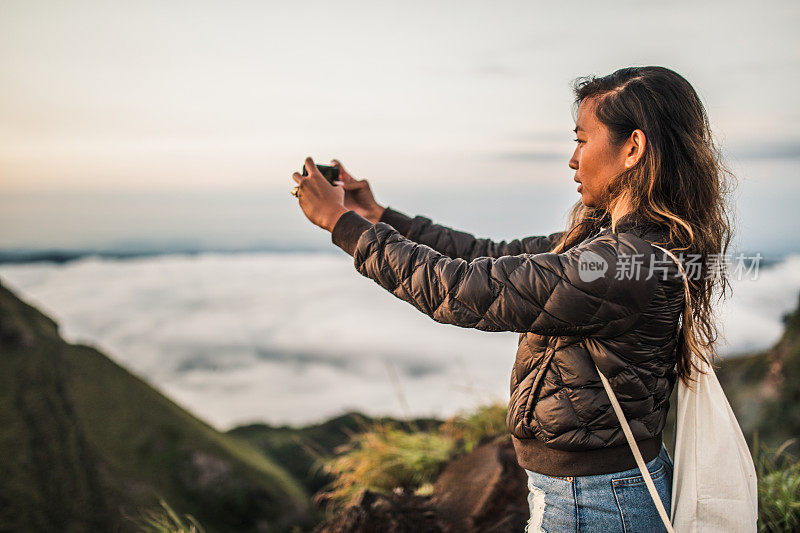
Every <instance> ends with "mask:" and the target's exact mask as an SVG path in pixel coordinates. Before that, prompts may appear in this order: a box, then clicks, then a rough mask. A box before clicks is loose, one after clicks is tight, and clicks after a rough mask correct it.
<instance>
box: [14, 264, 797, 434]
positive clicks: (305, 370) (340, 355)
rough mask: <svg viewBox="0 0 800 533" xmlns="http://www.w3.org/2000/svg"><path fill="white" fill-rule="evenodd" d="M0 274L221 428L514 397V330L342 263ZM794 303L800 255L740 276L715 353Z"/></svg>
mask: <svg viewBox="0 0 800 533" xmlns="http://www.w3.org/2000/svg"><path fill="white" fill-rule="evenodd" d="M337 251H338V250H337ZM754 274H756V275H754ZM0 278H2V282H3V283H4V284H6V285H7V286H9V287H10V288H11V289H12V290H14V291H15V292H17V293H18V294H19V295H20V296H21V297H22V298H23V299H25V300H26V301H28V302H29V303H31V304H33V305H35V306H37V307H38V308H40V309H41V310H43V311H44V312H45V313H47V314H49V315H50V316H51V317H53V318H54V319H55V320H56V321H57V322H58V323H59V325H60V331H61V333H62V335H63V336H64V337H65V338H66V339H67V340H69V341H70V342H82V343H86V344H91V345H94V346H96V347H98V348H99V349H101V350H103V351H104V352H105V353H107V354H108V355H109V356H110V357H112V358H113V359H114V360H115V361H117V362H118V363H120V364H121V365H123V366H125V367H126V368H128V369H129V370H131V371H133V372H134V373H136V374H138V375H140V376H142V377H144V378H146V379H147V380H148V381H150V382H151V383H153V384H154V385H155V386H156V387H158V388H159V389H161V390H162V391H164V392H165V393H166V394H167V395H168V396H170V397H171V398H172V399H174V400H175V401H177V402H178V403H179V404H181V405H183V406H184V407H186V408H188V409H189V410H191V411H192V412H194V413H195V414H197V415H198V416H200V417H201V418H203V419H205V420H207V421H209V422H210V423H212V424H213V425H215V426H216V427H218V428H220V429H228V428H231V427H234V426H236V425H239V424H244V423H250V422H268V423H273V424H277V423H287V424H292V425H300V424H306V423H312V422H317V421H321V420H324V419H326V418H329V417H331V416H334V415H337V414H340V413H342V412H345V411H348V410H359V411H361V412H366V413H370V414H391V415H399V416H405V415H415V416H416V415H432V416H439V417H444V416H450V415H452V414H454V413H456V412H458V411H460V410H464V409H470V408H474V407H475V406H476V405H479V404H482V403H485V402H489V401H500V402H505V401H506V400H507V398H508V382H509V373H510V370H511V365H512V363H513V360H514V354H515V351H516V346H517V339H518V335H517V334H516V333H489V332H483V331H478V330H473V329H466V328H460V327H457V326H452V325H445V324H440V323H437V322H435V321H433V320H432V319H431V318H429V317H427V316H426V315H424V314H422V313H420V312H419V311H417V310H416V309H415V308H414V307H413V306H411V305H410V304H408V303H406V302H404V301H402V300H400V299H398V298H396V297H395V296H393V295H392V294H390V293H388V292H387V291H385V290H384V289H383V288H381V287H380V286H379V285H377V284H376V283H375V282H373V281H372V280H370V279H368V278H366V277H363V276H361V275H360V274H359V273H358V272H357V271H356V270H355V269H354V268H353V259H352V258H351V257H349V256H347V255H346V254H344V253H333V254H331V253H252V254H244V253H242V254H212V253H207V254H198V255H164V256H156V257H142V258H135V259H125V260H113V259H100V258H97V257H86V258H83V259H80V260H77V261H73V262H69V263H66V264H62V265H59V264H53V263H30V264H17V265H12V264H5V265H0ZM799 293H800V255H789V256H787V257H786V258H785V259H784V260H783V261H781V262H779V263H777V264H775V265H773V266H771V267H769V268H765V267H763V266H762V267H761V268H759V269H758V270H757V271H756V272H751V273H750V274H749V275H748V276H746V277H745V279H741V280H736V279H734V280H733V293H732V296H730V297H729V298H728V299H727V300H726V301H725V302H724V303H722V304H721V306H720V309H719V317H720V322H721V325H722V333H723V334H724V341H725V342H724V344H722V345H721V346H720V351H721V353H722V354H723V355H727V356H733V355H736V354H741V353H746V352H749V351H752V350H759V349H765V348H768V347H770V346H771V345H772V344H773V343H774V342H775V341H776V340H777V339H778V338H779V337H780V335H781V332H782V330H783V327H782V323H781V317H782V315H783V314H784V313H786V312H788V311H790V310H792V309H794V307H795V306H796V305H797V303H798V294H799Z"/></svg>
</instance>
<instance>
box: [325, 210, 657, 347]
mask: <svg viewBox="0 0 800 533" xmlns="http://www.w3.org/2000/svg"><path fill="white" fill-rule="evenodd" d="M623 235H624V240H623V239H621V238H620V235H618V234H607V235H603V236H600V237H597V238H595V239H593V240H592V241H589V242H587V243H584V244H581V245H579V246H577V247H574V248H572V249H570V250H569V251H567V252H565V253H562V254H555V253H540V254H520V255H506V256H502V257H498V258H492V257H488V256H483V257H478V258H476V259H474V260H472V261H466V260H464V259H462V258H451V257H447V256H445V255H444V254H442V253H440V252H438V251H436V250H434V249H433V248H431V247H429V246H426V245H424V244H420V243H417V242H414V241H412V240H410V239H407V238H405V237H404V236H403V235H401V234H400V232H398V231H397V230H396V229H395V228H394V227H392V226H390V225H388V224H386V223H382V222H377V223H376V224H374V225H373V224H372V223H371V222H369V221H368V220H366V219H365V218H363V217H362V216H360V215H359V214H358V213H356V212H355V211H348V212H346V213H344V214H342V215H341V216H340V217H339V218H338V220H337V221H336V223H335V225H334V226H333V228H332V232H331V239H332V241H333V242H334V243H335V244H336V245H337V246H339V247H340V248H342V249H343V250H345V251H346V252H348V253H349V254H350V255H352V256H353V257H354V264H355V267H356V269H357V270H358V271H359V272H360V273H361V274H362V275H363V276H366V277H368V278H371V279H372V280H373V281H375V282H376V283H378V284H379V285H381V286H382V287H383V288H384V289H386V290H388V291H389V292H391V293H392V294H394V295H395V296H396V297H398V298H400V299H402V300H405V301H406V302H408V303H410V304H412V305H413V306H414V307H416V308H417V309H418V310H420V311H422V312H423V313H425V314H426V315H428V316H430V317H431V318H432V319H433V320H435V321H437V322H441V323H445V324H453V325H456V326H459V327H464V328H475V329H479V330H483V331H513V332H517V333H524V332H528V331H531V332H535V333H540V334H546V335H594V336H596V337H613V336H616V335H619V334H621V333H623V332H625V331H627V330H628V329H630V328H631V327H633V326H634V325H635V324H636V322H637V321H638V320H639V319H640V318H641V316H642V313H643V312H644V310H645V308H646V306H647V304H648V303H649V302H650V299H651V298H652V296H653V294H654V292H655V288H656V284H657V277H656V276H654V275H649V271H650V270H651V268H652V256H651V255H649V254H642V253H641V250H645V249H649V248H647V245H646V243H645V241H641V242H639V241H637V240H636V239H637V238H636V237H633V236H631V235H629V234H623ZM589 252H591V254H590V253H589ZM582 254H589V255H584V256H583V258H582V259H581V256H582ZM625 254H629V257H630V256H632V255H634V254H636V255H642V256H644V257H640V258H639V261H640V262H641V263H642V264H641V265H640V267H639V268H637V271H638V275H637V276H635V277H631V278H630V279H629V278H627V277H625V276H621V277H618V276H617V275H616V273H617V272H618V271H619V267H620V265H623V266H624V264H625V261H626V260H625V258H624V257H622V256H624V255H625ZM587 261H591V262H592V264H594V265H595V267H596V266H597V265H602V264H605V267H606V268H605V270H604V271H603V274H602V275H600V276H599V277H594V275H593V274H592V273H587V272H586V271H585V268H584V266H585V264H587ZM596 272H597V271H596V270H595V274H596Z"/></svg>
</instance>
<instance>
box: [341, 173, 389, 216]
mask: <svg viewBox="0 0 800 533" xmlns="http://www.w3.org/2000/svg"><path fill="white" fill-rule="evenodd" d="M331 164H332V165H333V166H334V167H336V168H338V169H339V182H338V183H341V187H342V188H343V189H344V191H345V192H344V206H345V207H346V208H347V210H348V211H349V210H351V209H352V210H353V211H355V212H356V213H358V214H359V215H361V216H362V217H364V218H366V219H367V220H369V221H370V222H372V223H373V224H375V223H376V222H378V220H380V218H381V215H383V212H384V211H385V210H386V208H385V207H382V206H380V205H378V202H376V201H375V197H374V196H373V195H372V190H371V189H370V188H369V182H368V181H367V180H357V179H355V178H354V177H353V176H351V175H350V173H349V172H347V170H345V168H344V166H343V165H342V163H341V162H340V161H339V160H338V159H332V160H331Z"/></svg>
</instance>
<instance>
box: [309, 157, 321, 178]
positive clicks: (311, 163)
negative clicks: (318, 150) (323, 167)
mask: <svg viewBox="0 0 800 533" xmlns="http://www.w3.org/2000/svg"><path fill="white" fill-rule="evenodd" d="M306 170H307V171H308V175H309V176H310V175H311V174H312V173H314V172H316V173H319V169H318V168H317V165H316V164H315V163H314V160H313V159H311V158H310V157H306Z"/></svg>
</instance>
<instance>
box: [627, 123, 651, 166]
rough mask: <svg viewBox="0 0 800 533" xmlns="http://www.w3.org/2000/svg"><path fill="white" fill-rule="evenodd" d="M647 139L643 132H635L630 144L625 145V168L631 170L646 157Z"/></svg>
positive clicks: (629, 140)
mask: <svg viewBox="0 0 800 533" xmlns="http://www.w3.org/2000/svg"><path fill="white" fill-rule="evenodd" d="M646 143H647V139H646V138H645V136H644V132H643V131H642V130H633V133H631V136H630V138H629V139H628V142H626V143H625V163H624V164H625V168H631V167H632V166H633V165H635V164H636V163H638V162H639V159H641V158H642V156H643V155H644V147H645V144H646Z"/></svg>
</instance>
